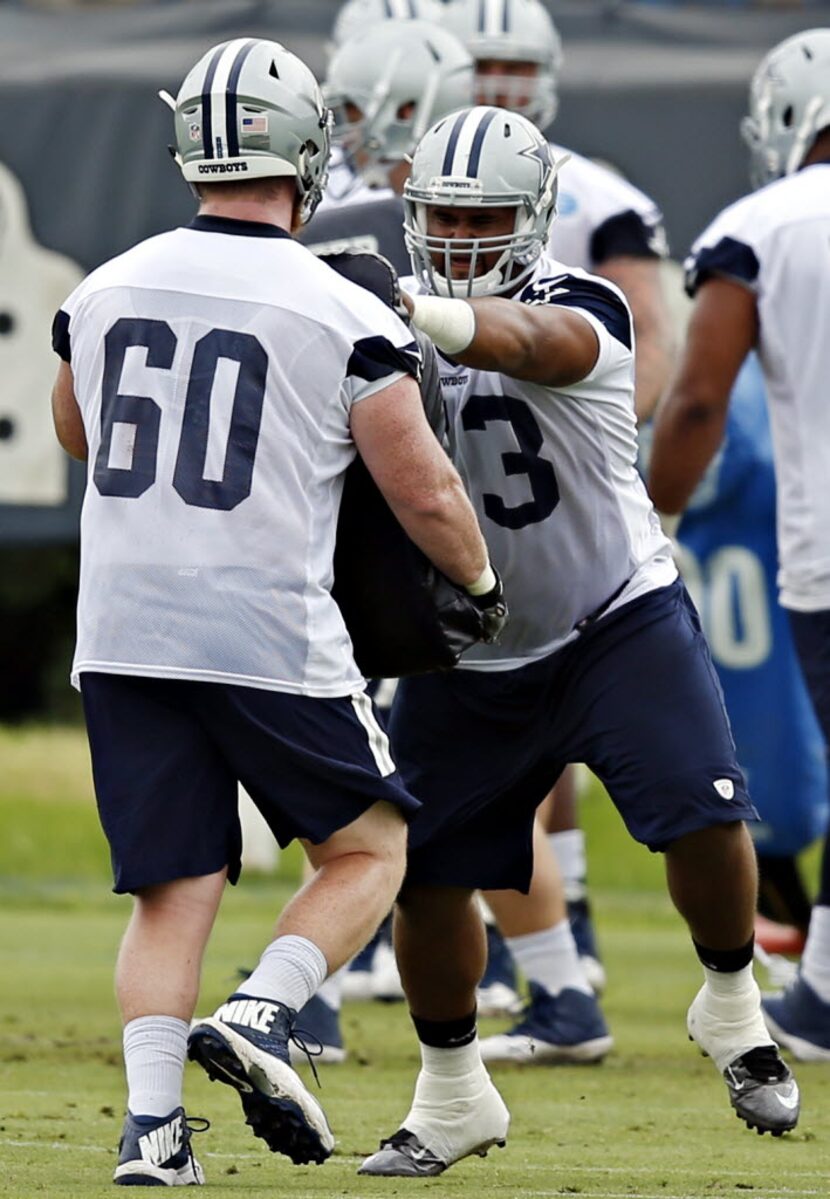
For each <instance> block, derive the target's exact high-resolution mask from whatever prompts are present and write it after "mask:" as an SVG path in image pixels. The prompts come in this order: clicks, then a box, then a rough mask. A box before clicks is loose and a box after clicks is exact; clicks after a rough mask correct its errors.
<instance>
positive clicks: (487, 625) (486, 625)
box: [470, 566, 510, 645]
mask: <svg viewBox="0 0 830 1199" xmlns="http://www.w3.org/2000/svg"><path fill="white" fill-rule="evenodd" d="M492 570H493V574H494V575H495V576H496V582H495V585H494V586H493V587H491V588H490V590H489V591H485V593H484V594H483V595H471V596H470V600H471V602H472V603H473V604H475V606H476V608H478V610H479V612H480V613H481V619H482V625H483V629H484V635H483V637H482V641H484V642H485V644H486V645H492V644H493V642H494V641H498V639H499V637H500V636H501V631H502V629H503V628H504V626H505V625H506V624H507V621H508V619H509V617H510V613H509V612H508V609H507V604H506V603H505V599H504V587H503V586H502V582H501V578H500V577H499V572H498V571H497V570H496V568H495V566H494V567H492Z"/></svg>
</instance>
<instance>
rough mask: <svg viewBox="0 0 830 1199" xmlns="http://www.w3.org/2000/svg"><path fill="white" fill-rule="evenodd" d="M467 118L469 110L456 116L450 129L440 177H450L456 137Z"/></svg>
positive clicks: (456, 142)
mask: <svg viewBox="0 0 830 1199" xmlns="http://www.w3.org/2000/svg"><path fill="white" fill-rule="evenodd" d="M468 116H469V110H467V111H465V112H460V113H459V114H458V116H457V117H456V118H455V124H454V125H453V127H452V129H451V130H450V136H449V140H448V142H447V149H446V152H445V154H444V161H443V163H442V165H441V174H442V175H451V174H452V160H453V158H454V157H455V147H456V146H457V145H458V135H459V134H460V133H461V126H462V125H463V124H464V122H465V121H466V119H467V117H468Z"/></svg>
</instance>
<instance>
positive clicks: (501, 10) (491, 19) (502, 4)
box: [478, 0, 510, 35]
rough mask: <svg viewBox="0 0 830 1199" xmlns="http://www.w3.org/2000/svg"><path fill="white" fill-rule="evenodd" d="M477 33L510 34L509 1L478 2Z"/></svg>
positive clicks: (479, 0)
mask: <svg viewBox="0 0 830 1199" xmlns="http://www.w3.org/2000/svg"><path fill="white" fill-rule="evenodd" d="M478 32H479V33H485V34H491V35H492V34H495V33H509V32H510V0H478Z"/></svg>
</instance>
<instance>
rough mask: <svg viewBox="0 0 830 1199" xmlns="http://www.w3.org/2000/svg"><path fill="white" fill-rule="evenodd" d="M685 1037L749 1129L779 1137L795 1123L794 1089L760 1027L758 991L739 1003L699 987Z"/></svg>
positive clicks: (764, 1030) (761, 1019) (798, 1102)
mask: <svg viewBox="0 0 830 1199" xmlns="http://www.w3.org/2000/svg"><path fill="white" fill-rule="evenodd" d="M687 1027H688V1030H689V1036H690V1037H691V1039H692V1040H693V1041H695V1042H696V1044H697V1045H698V1046H699V1048H700V1049H701V1050H702V1051H703V1053H705V1054H707V1055H708V1056H709V1057H711V1058H712V1060H713V1061H714V1063H715V1065H716V1067H717V1068H718V1070H720V1072H721V1074H722V1075H723V1079H724V1081H725V1083H726V1087H727V1090H728V1092H729V1102H730V1103H731V1104H732V1107H733V1108H734V1109H735V1113H736V1115H737V1116H738V1117H739V1119H741V1120H743V1121H744V1123H745V1124H746V1125H747V1127H748V1128H754V1129H756V1131H757V1132H758V1133H764V1132H770V1133H772V1135H773V1136H776V1137H778V1136H781V1134H782V1133H784V1132H789V1131H790V1129H792V1128H795V1126H796V1124H797V1123H798V1113H799V1106H800V1100H799V1093H798V1084H797V1083H796V1081H795V1079H794V1078H793V1076H792V1073H791V1071H790V1070H789V1069H788V1068H787V1066H786V1065H785V1064H784V1062H782V1060H781V1057H780V1055H779V1053H778V1047H777V1046H776V1045H774V1044H773V1043H772V1042H771V1040H770V1037H769V1033H768V1032H767V1030H766V1027H765V1025H764V1020H763V1017H762V1015H761V1009H760V996H759V994H758V989H757V987H755V988H754V994H752V995H749V996H747V997H744V998H742V999H740V1000H738V1001H736V1000H735V999H722V998H717V997H714V996H712V995H711V993H710V992H709V991H708V988H707V987H706V986H705V985H704V986H703V987H701V989H700V991H699V992H698V993H697V995H696V996H695V998H694V1000H693V1001H692V1005H691V1007H690V1008H689V1015H688V1018H687Z"/></svg>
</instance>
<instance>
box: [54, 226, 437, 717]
mask: <svg viewBox="0 0 830 1199" xmlns="http://www.w3.org/2000/svg"><path fill="white" fill-rule="evenodd" d="M53 340H54V344H55V349H56V350H57V352H58V353H59V354H60V356H61V357H62V358H63V359H64V360H65V361H67V362H69V363H70V364H71V367H72V372H73V378H74V383H75V394H76V397H77V399H78V403H79V406H80V409H81V413H82V416H83V421H84V426H85V429H86V435H87V441H88V444H89V478H88V482H87V489H86V495H85V497H84V506H83V513H82V517H81V582H80V592H79V598H78V643H77V647H76V652H75V662H74V667H73V682H75V683H76V684H77V677H78V675H79V674H80V673H81V672H84V671H101V672H105V673H114V674H130V675H150V676H154V677H162V678H178V679H197V680H205V681H214V682H224V683H236V684H240V685H244V686H250V687H261V688H266V689H270V690H276V691H287V692H295V693H300V694H305V695H317V696H342V695H348V694H349V693H350V692H354V691H356V690H359V689H360V688H361V687H362V678H361V675H360V673H359V671H358V670H357V667H356V666H355V663H354V658H353V655H352V648H351V641H350V640H349V636H348V634H347V632H346V628H345V625H344V623H343V619H342V616H341V614H340V610H339V608H338V607H337V605H336V603H335V602H334V600H333V599H332V597H331V594H330V587H331V582H332V557H333V551H334V540H335V526H336V520H337V513H338V509H339V504H340V496H341V492H342V485H343V473H344V471H345V470H346V468H347V466H348V465H349V463H350V462H351V460H352V459H353V457H354V455H355V447H354V443H353V441H352V438H351V433H350V426H349V413H350V409H351V406H352V404H355V403H358V402H359V401H360V400H362V399H363V398H364V397H366V396H368V395H371V394H372V393H373V392H375V391H377V390H379V389H380V388H382V387H384V386H386V385H387V384H389V383H391V382H392V381H393V380H395V379H397V378H399V377H400V376H401V374H402V373H409V374H416V372H417V367H418V359H417V356H414V355H417V351H416V350H415V347H414V344H413V343H412V336H411V334H410V332H409V331H408V330H407V329H406V327H405V326H404V325H403V324H402V323H401V321H399V320H398V318H397V317H396V316H395V315H394V314H393V313H392V312H391V311H390V310H389V309H388V308H387V307H386V306H385V305H384V304H383V303H382V302H381V301H380V300H379V299H377V298H376V297H375V296H374V295H372V294H370V293H369V292H367V291H364V290H363V289H362V288H360V287H357V286H355V285H354V284H352V283H350V282H349V281H348V280H346V279H344V278H342V277H341V276H340V275H337V274H336V273H335V272H334V271H333V270H331V268H329V267H328V266H326V265H325V264H324V263H322V262H320V261H319V260H318V259H316V258H315V257H314V256H313V255H312V254H311V253H310V252H309V251H308V250H306V249H305V248H304V247H302V246H300V245H298V244H297V243H296V242H295V241H294V240H293V239H292V238H290V237H289V235H288V234H286V233H284V232H283V231H282V230H280V229H278V228H276V226H272V225H266V224H259V223H254V222H245V221H226V220H223V219H220V218H218V217H206V216H199V217H196V218H195V220H194V221H193V222H192V224H191V225H190V226H189V227H187V228H183V229H176V230H173V231H171V232H169V233H164V234H161V235H160V236H159V237H154V238H151V239H149V240H148V241H145V242H143V243H141V244H140V245H138V246H136V247H135V248H134V249H132V250H129V251H128V252H127V253H126V254H123V255H122V256H121V257H119V258H116V259H113V260H112V261H111V262H108V263H105V264H104V266H102V267H99V268H98V270H96V271H94V272H93V273H92V274H91V275H90V276H89V277H88V278H87V279H86V280H84V282H83V283H82V284H81V285H80V286H79V287H78V288H77V289H76V290H75V291H74V292H73V293H72V295H71V296H70V297H69V299H68V300H67V301H66V303H65V304H64V307H63V308H62V310H61V311H60V312H59V313H58V316H57V317H56V320H55V326H54V334H53ZM410 350H411V351H412V352H410Z"/></svg>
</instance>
